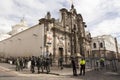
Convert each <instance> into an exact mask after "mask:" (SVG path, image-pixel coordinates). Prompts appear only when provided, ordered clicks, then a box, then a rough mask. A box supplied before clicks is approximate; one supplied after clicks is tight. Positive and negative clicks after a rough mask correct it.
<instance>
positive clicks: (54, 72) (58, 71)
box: [0, 63, 91, 76]
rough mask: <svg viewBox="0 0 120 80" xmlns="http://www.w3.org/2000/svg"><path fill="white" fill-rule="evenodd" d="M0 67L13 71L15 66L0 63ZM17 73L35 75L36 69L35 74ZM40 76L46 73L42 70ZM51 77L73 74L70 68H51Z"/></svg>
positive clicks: (27, 71)
mask: <svg viewBox="0 0 120 80" xmlns="http://www.w3.org/2000/svg"><path fill="white" fill-rule="evenodd" d="M0 66H2V67H4V68H6V69H9V70H12V71H15V65H11V64H7V63H0ZM87 71H91V69H86V72H87ZM16 72H18V73H21V74H37V68H36V67H35V73H31V71H30V69H23V71H16ZM79 73H80V70H79V69H77V74H79ZM40 74H46V71H45V70H44V73H40ZM49 74H51V75H59V76H72V75H73V72H72V68H64V69H62V70H61V69H60V68H58V67H57V66H54V67H51V71H50V73H49Z"/></svg>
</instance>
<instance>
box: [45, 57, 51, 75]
mask: <svg viewBox="0 0 120 80" xmlns="http://www.w3.org/2000/svg"><path fill="white" fill-rule="evenodd" d="M46 71H47V74H48V73H49V72H50V59H49V58H46Z"/></svg>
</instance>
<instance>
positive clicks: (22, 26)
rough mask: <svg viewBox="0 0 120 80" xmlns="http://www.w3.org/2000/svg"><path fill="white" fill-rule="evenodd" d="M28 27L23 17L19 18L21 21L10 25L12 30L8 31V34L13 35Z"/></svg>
mask: <svg viewBox="0 0 120 80" xmlns="http://www.w3.org/2000/svg"><path fill="white" fill-rule="evenodd" d="M28 28H29V27H28V25H27V24H26V21H25V20H24V18H23V19H21V21H20V22H19V23H18V24H16V25H14V26H12V31H10V32H9V33H8V34H9V35H15V34H17V33H19V32H21V31H24V30H26V29H28Z"/></svg>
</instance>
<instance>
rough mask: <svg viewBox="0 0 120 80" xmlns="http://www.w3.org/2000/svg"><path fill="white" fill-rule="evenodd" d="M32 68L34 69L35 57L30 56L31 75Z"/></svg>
mask: <svg viewBox="0 0 120 80" xmlns="http://www.w3.org/2000/svg"><path fill="white" fill-rule="evenodd" d="M34 67H35V57H34V56H32V59H31V72H32V73H34V72H35V70H34Z"/></svg>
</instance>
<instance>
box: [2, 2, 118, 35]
mask: <svg viewBox="0 0 120 80" xmlns="http://www.w3.org/2000/svg"><path fill="white" fill-rule="evenodd" d="M70 1H71V0H1V3H0V5H1V7H0V10H1V11H0V20H1V21H2V22H0V31H2V32H8V31H10V30H11V29H10V28H11V25H14V24H16V23H18V22H19V21H20V19H21V18H22V17H23V16H25V19H26V20H27V22H28V24H29V26H32V25H35V24H37V23H38V20H39V19H40V18H42V17H44V16H45V14H46V12H47V11H50V12H51V13H52V17H56V18H58V17H59V9H61V8H63V7H65V8H67V9H70V4H71V2H70ZM73 3H74V5H75V8H76V10H77V12H78V13H81V14H82V16H83V19H84V21H85V22H86V24H87V26H88V29H89V31H90V32H91V33H92V36H97V35H102V34H112V33H119V32H120V30H119V26H120V25H119V22H120V4H119V3H120V0H73Z"/></svg>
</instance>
